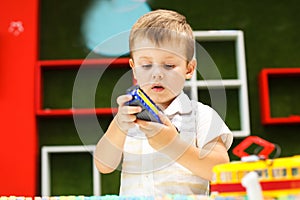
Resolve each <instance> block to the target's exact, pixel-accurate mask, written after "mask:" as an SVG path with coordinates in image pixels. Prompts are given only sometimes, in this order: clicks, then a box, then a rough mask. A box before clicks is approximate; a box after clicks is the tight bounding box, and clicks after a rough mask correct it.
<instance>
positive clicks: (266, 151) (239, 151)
mask: <svg viewBox="0 0 300 200" xmlns="http://www.w3.org/2000/svg"><path fill="white" fill-rule="evenodd" d="M252 144H257V145H259V146H262V147H263V149H262V150H261V151H260V152H259V154H258V156H259V157H263V158H264V159H267V158H268V157H269V155H270V154H271V153H272V151H273V150H274V149H275V145H274V144H273V143H271V142H268V141H267V140H264V139H262V138H260V137H258V136H248V137H247V138H246V139H244V140H243V141H242V142H241V143H240V144H238V145H237V146H236V147H235V148H234V149H233V150H232V152H233V154H235V155H236V156H238V157H240V158H242V157H244V156H249V154H248V153H247V152H245V150H246V149H247V148H248V147H249V146H251V145H252Z"/></svg>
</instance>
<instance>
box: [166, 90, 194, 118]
mask: <svg viewBox="0 0 300 200" xmlns="http://www.w3.org/2000/svg"><path fill="white" fill-rule="evenodd" d="M191 111H192V105H191V100H190V98H189V97H188V96H187V95H186V94H185V93H184V92H183V91H182V92H181V93H180V94H179V95H178V96H177V97H176V98H175V99H174V100H173V101H172V103H171V104H170V105H169V106H168V107H167V108H166V109H165V110H164V114H166V115H169V116H170V115H174V114H176V113H179V114H188V113H190V112H191Z"/></svg>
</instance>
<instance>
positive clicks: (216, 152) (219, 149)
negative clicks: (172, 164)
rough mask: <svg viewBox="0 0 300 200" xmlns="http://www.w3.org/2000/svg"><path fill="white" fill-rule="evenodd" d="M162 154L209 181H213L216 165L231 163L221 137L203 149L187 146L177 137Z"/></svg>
mask: <svg viewBox="0 0 300 200" xmlns="http://www.w3.org/2000/svg"><path fill="white" fill-rule="evenodd" d="M162 152H163V153H165V154H167V155H168V156H169V157H171V158H172V159H175V160H176V162H178V163H179V164H181V165H182V166H184V167H185V168H187V169H189V170H190V171H191V172H192V173H193V174H196V175H197V176H200V177H202V178H204V179H207V180H211V179H212V175H213V171H212V169H213V167H214V166H215V165H217V164H222V163H228V162H229V156H228V153H227V150H226V147H225V145H224V143H223V142H222V139H221V138H220V137H217V138H216V139H214V140H212V141H211V142H209V143H208V144H207V145H205V146H204V147H203V148H202V149H199V148H197V147H195V146H193V145H190V144H187V143H185V142H184V141H182V140H181V139H180V138H179V137H177V138H176V139H174V141H173V142H172V143H171V144H170V145H168V147H166V148H165V149H163V150H162ZM201 155H204V156H201Z"/></svg>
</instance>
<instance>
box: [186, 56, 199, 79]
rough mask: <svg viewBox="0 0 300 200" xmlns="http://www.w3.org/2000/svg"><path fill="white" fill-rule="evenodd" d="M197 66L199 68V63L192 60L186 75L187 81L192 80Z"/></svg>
mask: <svg viewBox="0 0 300 200" xmlns="http://www.w3.org/2000/svg"><path fill="white" fill-rule="evenodd" d="M196 66H197V61H196V60H195V59H193V60H191V61H190V62H189V63H188V65H187V71H186V74H185V78H186V79H190V78H192V76H193V74H194V71H195V68H196Z"/></svg>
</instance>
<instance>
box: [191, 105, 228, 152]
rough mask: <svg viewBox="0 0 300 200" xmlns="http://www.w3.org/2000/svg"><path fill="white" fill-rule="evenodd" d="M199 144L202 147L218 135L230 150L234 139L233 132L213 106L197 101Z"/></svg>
mask: <svg viewBox="0 0 300 200" xmlns="http://www.w3.org/2000/svg"><path fill="white" fill-rule="evenodd" d="M197 109H198V110H197V111H198V114H197V117H198V120H197V145H198V147H199V148H202V147H203V146H204V145H205V144H207V143H209V142H210V141H211V140H213V139H215V138H216V137H221V139H222V141H223V143H224V145H225V146H226V149H227V150H228V149H229V148H230V146H231V144H232V141H233V135H232V132H231V131H230V130H229V128H228V127H227V125H226V124H225V122H224V121H223V120H222V118H221V117H220V116H219V114H218V113H217V112H216V111H215V110H214V109H213V108H211V107H209V106H207V105H204V104H202V103H200V102H197Z"/></svg>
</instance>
